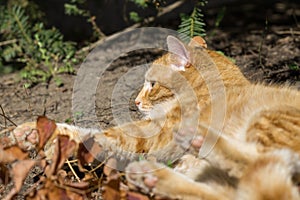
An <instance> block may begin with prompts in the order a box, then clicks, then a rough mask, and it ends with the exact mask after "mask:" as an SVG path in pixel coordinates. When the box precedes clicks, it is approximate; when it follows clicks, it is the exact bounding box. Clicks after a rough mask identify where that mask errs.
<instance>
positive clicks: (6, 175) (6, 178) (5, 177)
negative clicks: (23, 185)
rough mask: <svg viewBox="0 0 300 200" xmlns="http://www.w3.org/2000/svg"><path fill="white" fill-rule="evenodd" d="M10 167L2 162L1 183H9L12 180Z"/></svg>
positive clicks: (0, 170)
mask: <svg viewBox="0 0 300 200" xmlns="http://www.w3.org/2000/svg"><path fill="white" fill-rule="evenodd" d="M10 180H11V179H10V176H9V169H8V168H7V167H6V166H5V165H2V164H0V184H3V185H7V184H8V183H9V182H10Z"/></svg>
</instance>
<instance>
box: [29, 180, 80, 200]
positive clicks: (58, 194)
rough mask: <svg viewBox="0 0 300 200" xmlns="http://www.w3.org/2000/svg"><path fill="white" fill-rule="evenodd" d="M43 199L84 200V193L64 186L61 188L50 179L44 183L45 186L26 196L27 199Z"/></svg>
mask: <svg viewBox="0 0 300 200" xmlns="http://www.w3.org/2000/svg"><path fill="white" fill-rule="evenodd" d="M42 199H56V200H61V199H62V200H83V199H84V195H81V194H77V193H76V192H73V191H70V190H67V189H64V188H59V187H57V186H56V185H55V184H54V183H53V181H51V180H49V179H48V180H47V181H46V183H45V185H44V188H42V189H40V190H38V191H36V192H35V193H32V194H30V195H29V196H27V197H26V200H42Z"/></svg>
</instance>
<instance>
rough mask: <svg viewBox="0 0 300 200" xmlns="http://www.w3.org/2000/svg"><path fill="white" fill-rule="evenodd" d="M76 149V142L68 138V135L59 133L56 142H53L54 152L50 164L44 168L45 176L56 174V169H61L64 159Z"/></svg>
mask: <svg viewBox="0 0 300 200" xmlns="http://www.w3.org/2000/svg"><path fill="white" fill-rule="evenodd" d="M75 149H76V142H75V141H73V140H70V139H69V136H66V135H59V136H57V142H56V144H55V152H54V155H53V157H52V162H51V165H50V166H47V167H46V168H45V174H46V175H47V177H51V176H52V175H55V174H57V172H58V170H59V169H61V167H62V166H63V164H64V163H65V161H66V159H67V158H68V157H69V156H70V155H71V154H72V153H73V152H74V150H75Z"/></svg>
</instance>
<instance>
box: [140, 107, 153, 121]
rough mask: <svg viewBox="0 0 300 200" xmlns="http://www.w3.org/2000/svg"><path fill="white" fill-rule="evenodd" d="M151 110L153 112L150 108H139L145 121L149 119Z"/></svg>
mask: <svg viewBox="0 0 300 200" xmlns="http://www.w3.org/2000/svg"><path fill="white" fill-rule="evenodd" d="M151 110H152V108H150V107H147V108H143V107H141V106H138V111H139V112H140V113H142V114H143V118H144V119H147V118H149V116H150V112H151Z"/></svg>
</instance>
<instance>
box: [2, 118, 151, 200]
mask: <svg viewBox="0 0 300 200" xmlns="http://www.w3.org/2000/svg"><path fill="white" fill-rule="evenodd" d="M55 129H56V124H55V122H54V121H52V120H49V119H47V118H46V117H38V119H37V132H38V138H39V142H38V144H37V146H36V156H34V158H31V157H30V156H29V155H30V152H27V151H26V150H24V147H22V146H21V145H20V144H18V142H16V141H14V140H13V137H11V136H9V135H5V134H4V132H6V133H7V132H11V130H12V129H11V128H8V129H6V130H5V131H1V132H0V133H1V137H0V186H1V187H0V188H2V189H0V195H1V196H2V197H3V199H4V200H9V199H12V198H14V197H15V196H16V195H18V194H19V193H20V191H21V189H22V187H23V186H24V180H25V179H26V178H27V177H28V176H29V175H30V173H31V170H32V168H33V167H34V166H37V167H39V168H40V169H41V171H42V172H43V173H40V174H38V175H36V176H37V177H38V178H37V181H35V183H34V184H32V185H30V186H29V188H27V189H26V192H25V194H24V193H23V194H22V195H23V196H24V198H25V199H28V200H42V199H43V200H44V199H57V200H58V199H72V200H83V199H105V200H118V199H121V200H125V199H129V200H149V199H150V198H149V197H148V196H146V195H143V194H139V193H137V192H133V191H130V190H129V187H128V186H127V185H126V184H127V183H126V180H125V176H124V174H122V173H121V172H119V171H117V170H116V169H117V161H116V160H115V159H113V158H107V159H106V162H104V163H100V164H98V166H97V165H92V164H91V163H94V162H95V158H94V157H93V155H95V154H97V153H99V152H101V151H102V148H101V146H99V145H98V144H97V143H95V141H94V138H93V137H89V138H86V139H85V140H84V141H83V142H82V143H80V144H76V142H75V141H74V140H70V139H69V137H68V136H65V135H58V136H57V138H56V140H55V141H56V142H55V144H54V145H55V150H54V156H53V157H52V159H51V160H47V159H46V156H45V152H44V150H43V149H44V146H45V144H46V143H47V141H48V140H49V138H51V136H52V134H53V132H54V131H55ZM72 155H76V157H75V158H73V160H69V159H70V157H71V156H72ZM12 182H13V187H12V189H9V190H8V189H5V187H7V186H9V183H12ZM3 188H4V189H3ZM151 199H155V198H151Z"/></svg>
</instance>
